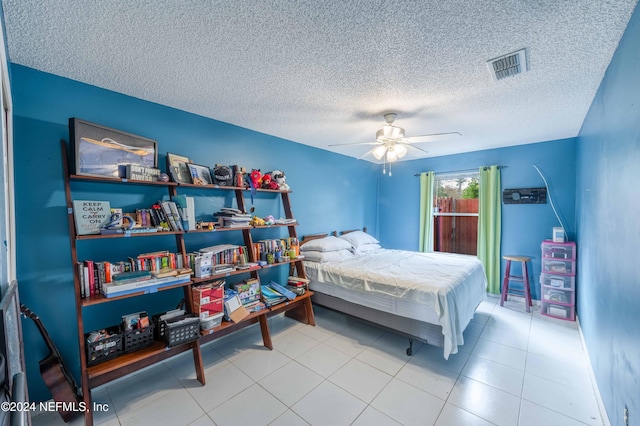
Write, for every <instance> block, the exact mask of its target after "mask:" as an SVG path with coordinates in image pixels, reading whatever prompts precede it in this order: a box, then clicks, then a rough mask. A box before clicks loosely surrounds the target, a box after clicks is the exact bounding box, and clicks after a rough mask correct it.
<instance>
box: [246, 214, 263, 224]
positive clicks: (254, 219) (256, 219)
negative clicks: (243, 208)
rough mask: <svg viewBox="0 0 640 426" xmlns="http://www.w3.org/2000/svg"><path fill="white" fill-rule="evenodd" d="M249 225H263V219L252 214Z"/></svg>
mask: <svg viewBox="0 0 640 426" xmlns="http://www.w3.org/2000/svg"><path fill="white" fill-rule="evenodd" d="M249 224H250V225H251V226H264V225H265V221H264V219H262V218H261V217H258V216H253V217H252V218H251V222H250V223H249Z"/></svg>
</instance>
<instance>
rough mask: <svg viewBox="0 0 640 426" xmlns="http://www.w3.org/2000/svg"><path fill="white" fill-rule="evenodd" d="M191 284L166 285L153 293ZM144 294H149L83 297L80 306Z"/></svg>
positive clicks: (138, 292)
mask: <svg viewBox="0 0 640 426" xmlns="http://www.w3.org/2000/svg"><path fill="white" fill-rule="evenodd" d="M191 284H192V282H188V283H181V284H175V285H168V286H166V287H160V288H158V289H157V290H155V291H165V290H171V289H173V288H180V287H188V286H191ZM145 294H149V292H147V291H144V290H141V291H137V292H135V293H131V294H125V295H123V296H115V297H104V296H103V295H101V294H94V295H92V296H89V297H85V298H84V299H82V306H92V305H99V304H101V303H110V302H113V301H116V300H122V299H129V298H131V297H138V296H142V295H145Z"/></svg>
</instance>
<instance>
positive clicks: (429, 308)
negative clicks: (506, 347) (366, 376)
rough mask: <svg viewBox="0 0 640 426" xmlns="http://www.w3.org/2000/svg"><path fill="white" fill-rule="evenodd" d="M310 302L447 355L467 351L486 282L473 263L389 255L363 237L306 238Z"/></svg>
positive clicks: (439, 256)
mask: <svg viewBox="0 0 640 426" xmlns="http://www.w3.org/2000/svg"><path fill="white" fill-rule="evenodd" d="M300 250H301V254H302V255H304V256H305V262H304V264H305V273H306V275H307V278H309V279H310V280H311V281H310V289H311V290H313V292H314V295H313V297H312V300H313V303H314V304H316V305H320V306H324V307H327V308H330V309H333V310H336V311H340V312H343V313H346V314H348V315H350V316H353V317H356V318H360V319H363V320H366V321H369V322H372V323H374V324H377V325H380V326H382V327H385V328H388V329H391V330H393V331H395V332H399V333H401V334H404V335H407V336H408V337H409V339H410V340H409V347H408V349H407V355H411V353H412V342H413V339H417V340H419V341H421V342H425V343H428V344H431V345H435V346H439V347H442V348H443V353H444V357H445V359H448V357H449V355H451V354H455V353H457V352H458V346H460V345H462V344H464V338H463V335H462V333H463V331H464V329H465V328H466V326H467V325H468V324H469V321H471V319H472V318H473V315H474V312H475V310H476V308H477V307H478V305H479V304H480V302H482V301H483V300H485V299H486V286H487V280H486V276H485V273H484V269H483V267H482V264H481V263H480V261H479V260H478V259H477V258H476V257H475V256H468V255H459V254H450V253H419V252H412V251H406V250H392V249H384V248H382V247H381V246H380V244H379V242H378V241H377V240H376V239H375V238H374V237H372V236H371V235H369V234H367V233H366V232H363V231H359V230H356V231H344V232H342V233H341V235H340V236H337V234H336V233H333V234H332V235H328V234H315V235H311V236H305V237H304V238H303V240H302V245H301V247H300Z"/></svg>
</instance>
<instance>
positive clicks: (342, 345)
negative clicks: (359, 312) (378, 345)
mask: <svg viewBox="0 0 640 426" xmlns="http://www.w3.org/2000/svg"><path fill="white" fill-rule="evenodd" d="M367 341H368V342H369V343H371V340H369V339H367ZM324 343H325V344H327V345H329V346H331V347H333V348H335V349H337V350H339V351H340V352H344V353H345V354H346V355H348V356H349V357H354V356H356V355H358V354H359V353H360V352H362V351H364V350H365V349H367V347H368V345H366V344H364V343H362V342H361V341H359V340H358V339H357V338H354V337H351V336H346V335H343V334H334V335H333V336H331V337H330V338H328V339H327V340H325V341H324Z"/></svg>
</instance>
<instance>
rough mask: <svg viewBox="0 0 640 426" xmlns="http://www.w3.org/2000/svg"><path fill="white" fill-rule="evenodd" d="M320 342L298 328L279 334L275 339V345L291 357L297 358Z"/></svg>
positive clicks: (279, 350)
mask: <svg viewBox="0 0 640 426" xmlns="http://www.w3.org/2000/svg"><path fill="white" fill-rule="evenodd" d="M317 344H318V341H317V340H315V339H312V338H311V337H308V336H306V335H304V334H302V333H300V332H298V331H297V330H291V331H290V332H288V333H286V334H284V335H280V336H277V337H275V338H274V339H273V347H274V348H275V349H277V350H278V352H282V353H283V354H285V355H286V356H288V357H289V358H295V357H297V356H298V355H300V354H303V353H305V352H307V351H308V350H309V349H311V348H313V347H314V346H316V345H317Z"/></svg>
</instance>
